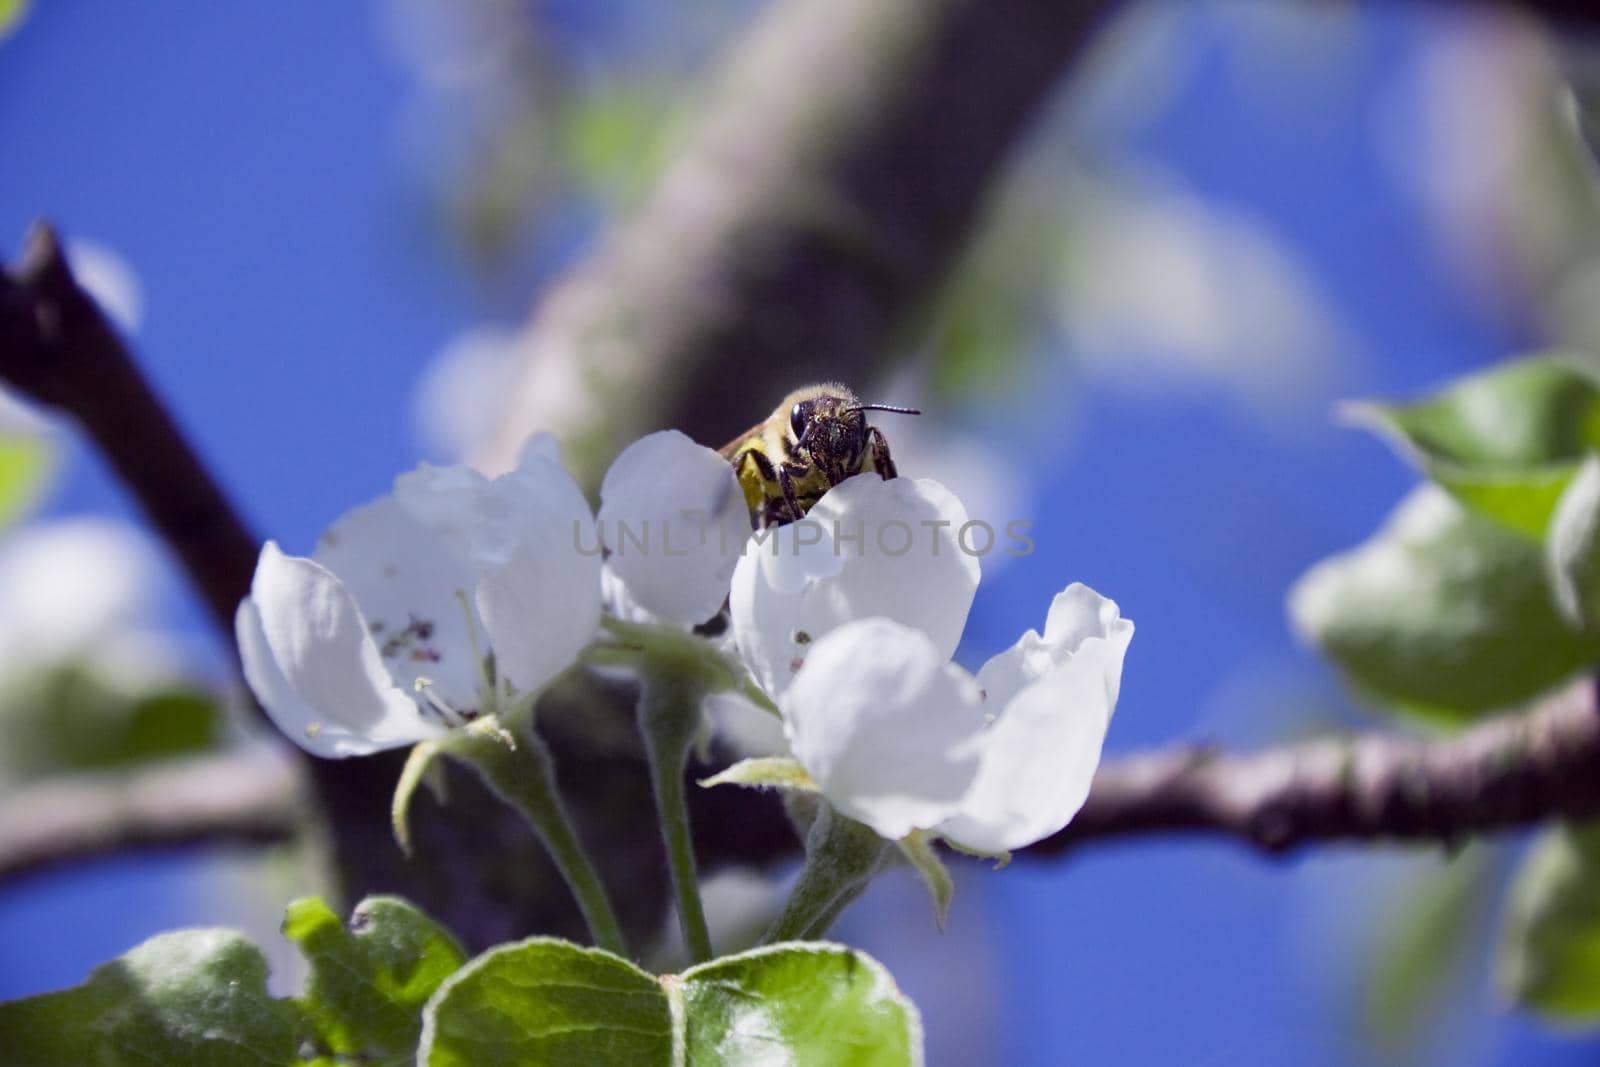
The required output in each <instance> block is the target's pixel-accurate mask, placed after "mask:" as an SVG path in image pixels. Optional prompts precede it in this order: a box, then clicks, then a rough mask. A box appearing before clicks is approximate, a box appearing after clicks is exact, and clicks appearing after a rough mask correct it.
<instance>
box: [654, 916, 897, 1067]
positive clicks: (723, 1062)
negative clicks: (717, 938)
mask: <svg viewBox="0 0 1600 1067" xmlns="http://www.w3.org/2000/svg"><path fill="white" fill-rule="evenodd" d="M679 995H680V996H681V997H682V998H683V1005H684V1012H683V1015H684V1018H685V1019H686V1022H687V1036H686V1041H685V1047H686V1051H687V1057H686V1062H687V1063H688V1064H689V1065H690V1067H735V1065H740V1064H750V1063H795V1064H805V1065H806V1067H897V1065H901V1064H920V1063H921V1062H922V1021H921V1019H920V1018H919V1017H918V1015H917V1009H916V1008H915V1007H914V1006H913V1005H912V1003H911V1001H910V1000H908V999H907V998H906V996H905V994H903V993H901V992H900V990H899V988H898V987H897V986H896V985H895V983H894V979H893V978H891V977H890V976H889V972H887V971H886V970H884V969H883V966H882V964H880V963H878V962H877V961H876V960H874V959H872V957H870V956H868V955H866V954H865V953H863V952H856V951H854V950H852V949H848V948H845V947H843V946H842V945H829V944H822V943H789V944H782V945H770V946H768V947H766V948H758V949H755V950H753V951H750V952H746V953H743V954H741V955H738V956H729V957H727V958H726V959H720V960H713V961H712V962H711V963H707V964H702V965H701V966H699V967H695V968H692V969H690V970H688V971H686V972H684V974H683V976H682V978H681V979H679Z"/></svg>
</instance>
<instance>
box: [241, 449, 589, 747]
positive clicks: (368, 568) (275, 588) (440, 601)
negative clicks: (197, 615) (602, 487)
mask: <svg viewBox="0 0 1600 1067" xmlns="http://www.w3.org/2000/svg"><path fill="white" fill-rule="evenodd" d="M580 536H588V537H589V538H590V539H591V540H592V539H593V537H594V530H593V518H592V516H591V515H590V512H589V507H588V503H587V502H586V501H585V500H584V498H583V494H582V492H581V491H579V489H578V487H577V485H576V484H575V483H574V482H573V480H572V478H571V476H570V475H568V474H567V473H566V471H565V470H563V469H562V468H561V466H560V464H559V463H558V462H557V461H556V459H555V454H554V446H553V442H550V441H549V440H548V439H536V440H535V442H534V443H532V444H531V445H530V446H529V447H528V448H527V449H526V450H525V452H524V455H523V458H522V462H521V464H520V465H519V466H518V468H517V469H516V470H514V471H512V472H510V473H508V474H505V475H502V476H501V477H499V478H495V479H493V480H490V479H487V478H484V477H483V476H482V475H479V474H477V473H476V472H474V471H472V470H470V469H468V468H466V467H430V466H428V465H426V464H424V465H423V466H421V467H418V468H417V469H416V470H415V471H412V472H410V473H408V474H404V475H401V476H400V477H399V478H398V479H396V481H395V488H394V492H393V493H391V494H390V495H388V496H384V497H381V498H379V499H378V500H375V501H373V502H372V503H370V504H366V505H364V506H362V507H358V508H356V509H354V510H352V511H350V512H348V513H346V514H345V515H344V516H343V517H342V518H340V519H339V520H338V521H337V522H335V523H334V524H333V526H332V527H330V528H329V530H328V532H327V533H326V534H325V535H324V536H323V538H322V540H321V542H320V543H319V545H318V548H317V552H316V554H315V556H314V557H313V558H310V559H307V558H303V557H292V556H287V555H285V554H284V553H283V552H282V551H281V550H280V549H279V548H278V546H277V545H276V544H273V543H271V542H269V543H268V544H267V546H266V547H265V548H264V549H263V550H262V554H261V559H260V562H259V563H258V565H257V568H256V575H255V580H254V582H253V584H252V586H251V595H250V597H249V598H247V599H246V600H245V601H244V602H243V603H242V604H241V605H240V606H239V612H238V615H237V619H236V624H237V629H238V637H239V645H240V651H241V654H242V656H243V659H244V666H245V677H246V679H247V680H248V681H249V682H250V685H251V688H252V689H253V690H254V691H255V693H256V696H257V697H258V698H259V699H260V700H261V702H262V704H263V706H265V708H266V709H267V713H268V714H269V715H270V716H271V717H272V719H273V721H274V722H275V723H277V725H278V727H279V728H280V729H282V730H283V731H284V732H285V733H287V734H288V735H289V736H290V737H291V738H292V739H294V740H295V741H296V742H298V743H299V744H301V745H302V746H304V747H305V748H307V749H308V750H310V751H312V752H314V753H316V754H318V755H323V756H350V755H359V754H362V753H366V752H372V751H376V750H378V749H382V748H391V747H395V746H399V745H405V744H410V743H412V742H415V741H418V740H422V739H423V738H426V737H431V736H435V735H437V734H439V733H441V732H443V731H444V730H445V729H446V728H447V727H448V726H449V725H451V724H453V723H455V722H459V721H461V720H463V719H466V718H470V717H472V716H474V715H476V714H478V713H479V712H482V711H486V710H490V709H491V708H492V707H493V706H495V705H496V704H497V702H498V701H499V700H500V699H502V698H510V697H512V696H514V695H515V694H518V693H525V692H531V691H534V690H537V689H538V688H540V687H541V686H543V685H544V684H545V683H546V682H548V681H549V680H550V679H551V678H552V677H554V676H555V674H556V673H558V672H559V671H560V670H562V669H563V668H564V667H566V666H567V665H568V664H569V663H571V662H572V661H573V659H574V658H575V657H576V655H577V653H578V651H579V650H580V649H581V648H582V647H583V646H584V644H586V643H587V642H588V641H589V640H590V638H591V637H592V636H593V634H594V631H595V628H596V627H597V625H598V623H599V616H600V560H599V558H598V556H597V555H585V554H583V553H581V552H579V551H578V550H577V548H576V546H575V544H574V538H575V537H580ZM491 651H492V652H493V680H492V683H491V681H490V675H489V670H490V668H489V662H488V660H487V659H486V657H487V656H488V655H489V654H490V652H491Z"/></svg>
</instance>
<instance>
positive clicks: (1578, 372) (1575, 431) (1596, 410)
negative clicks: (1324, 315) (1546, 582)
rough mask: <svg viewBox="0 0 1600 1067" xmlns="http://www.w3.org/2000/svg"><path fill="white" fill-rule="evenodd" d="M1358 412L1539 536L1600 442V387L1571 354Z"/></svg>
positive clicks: (1475, 503) (1437, 477)
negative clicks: (1425, 396) (1417, 399)
mask: <svg viewBox="0 0 1600 1067" xmlns="http://www.w3.org/2000/svg"><path fill="white" fill-rule="evenodd" d="M1351 411H1352V413H1353V414H1354V415H1355V417H1356V419H1357V420H1358V421H1362V422H1369V423H1371V424H1373V425H1375V426H1376V427H1377V428H1379V429H1380V430H1382V431H1385V432H1386V433H1387V434H1389V435H1391V436H1393V437H1394V438H1395V439H1397V440H1398V441H1399V442H1400V444H1401V445H1402V446H1403V447H1404V448H1405V449H1406V450H1407V451H1408V452H1410V453H1411V454H1413V455H1414V456H1415V458H1416V459H1417V461H1418V462H1419V464H1420V465H1421V467H1422V468H1423V470H1424V471H1426V472H1427V474H1428V476H1429V477H1431V478H1432V479H1433V480H1434V481H1436V482H1438V483H1439V484H1440V485H1442V486H1444V487H1445V488H1446V489H1448V490H1449V491H1450V492H1451V493H1452V494H1454V495H1455V497H1456V498H1457V499H1458V500H1460V501H1461V502H1462V503H1464V504H1466V505H1467V506H1468V507H1471V508H1474V509H1475V510H1477V511H1479V512H1481V513H1483V514H1485V515H1488V516H1489V517H1490V518H1494V519H1497V520H1499V521H1500V522H1503V523H1505V524H1506V525H1508V526H1510V527H1511V528H1512V529H1515V530H1517V531H1518V532H1520V533H1523V534H1525V535H1527V536H1530V537H1534V538H1542V537H1543V536H1544V532H1545V528H1546V526H1547V525H1548V524H1549V521H1550V516H1551V513H1552V512H1553V511H1554V510H1555V506H1556V501H1557V500H1558V499H1560V497H1561V493H1562V491H1563V490H1564V489H1565V488H1566V486H1567V483H1568V482H1569V481H1570V480H1571V478H1572V476H1573V474H1574V473H1575V472H1576V471H1577V467H1578V464H1579V463H1580V462H1581V461H1582V459H1583V457H1584V456H1585V455H1586V454H1587V453H1588V452H1590V451H1591V450H1594V449H1596V448H1600V384H1597V383H1596V380H1595V377H1594V375H1593V373H1592V372H1591V371H1589V370H1588V369H1586V368H1585V367H1584V365H1583V364H1582V363H1581V362H1580V360H1579V359H1578V358H1577V357H1574V356H1564V355H1549V356H1540V357H1535V358H1530V359H1522V360H1516V361H1513V362H1510V363H1507V364H1504V365H1502V366H1499V367H1496V368H1494V369H1492V370H1489V371H1486V372H1484V373H1481V374H1475V375H1472V376H1470V377H1467V378H1463V379H1461V380H1460V381H1458V382H1456V383H1455V384H1453V385H1451V386H1450V387H1449V388H1447V389H1445V390H1444V391H1442V392H1440V393H1438V394H1436V395H1435V396H1433V397H1430V398H1429V399H1427V400H1424V401H1422V402H1420V403H1417V404H1410V405H1401V406H1385V405H1380V404H1362V405H1354V406H1353V407H1352V408H1351Z"/></svg>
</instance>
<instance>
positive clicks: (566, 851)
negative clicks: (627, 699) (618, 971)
mask: <svg viewBox="0 0 1600 1067" xmlns="http://www.w3.org/2000/svg"><path fill="white" fill-rule="evenodd" d="M446 751H448V752H449V753H450V754H451V755H453V756H456V757H457V758H459V759H461V760H463V761H464V762H466V763H468V764H470V765H471V766H472V767H473V769H474V770H476V771H477V772H478V775H479V776H480V777H481V778H482V779H483V781H484V783H485V784H486V785H488V786H489V788H491V789H493V790H494V791H495V792H496V793H497V794H499V795H500V797H501V798H502V799H503V800H505V801H506V802H507V803H508V804H510V805H511V806H512V807H514V808H516V809H517V810H518V811H520V812H522V814H523V815H524V816H525V817H526V818H527V820H528V822H529V823H531V824H532V826H533V829H534V832H535V833H537V834H538V835H539V839H540V840H541V841H542V842H544V847H545V848H546V849H547V850H548V851H549V853H550V858H551V859H552V860H554V861H555V865H556V869H557V870H558V871H560V872H561V877H562V878H563V879H565V880H566V883H567V888H568V889H570V890H571V891H572V895H573V897H575V898H576V899H577V902H578V910H580V911H581V912H582V913H583V918H584V921H585V922H586V923H588V925H589V935H590V936H591V937H593V938H594V942H595V944H596V945H598V946H600V947H601V948H603V949H606V950H607V951H609V952H615V953H617V954H618V955H620V956H626V955H627V945H626V944H625V942H624V941H623V937H622V927H621V926H620V925H619V924H618V922H617V916H616V913H615V912H613V911H612V910H611V901H610V898H609V897H607V895H606V888H605V885H604V883H602V882H601V881H600V875H599V872H597V871H596V870H595V867H594V864H593V862H592V861H591V860H590V859H589V853H588V851H587V850H586V849H585V848H584V847H583V842H582V841H580V840H579V839H578V835H577V833H576V832H575V831H574V830H573V828H572V821H571V819H569V818H568V816H567V809H566V805H564V804H563V803H562V802H561V794H560V793H559V792H558V791H557V789H556V780H555V761H554V760H553V759H552V758H551V756H550V750H549V749H548V748H546V747H545V744H544V741H543V740H541V739H540V737H539V735H538V734H536V733H535V732H534V731H533V729H532V728H531V726H530V727H529V728H526V729H523V730H521V731H519V736H517V737H516V738H515V740H514V742H513V739H512V738H511V736H510V735H509V734H504V733H490V732H486V731H471V730H461V731H457V733H456V735H455V736H454V737H452V738H451V739H450V742H449V747H448V748H447V749H446Z"/></svg>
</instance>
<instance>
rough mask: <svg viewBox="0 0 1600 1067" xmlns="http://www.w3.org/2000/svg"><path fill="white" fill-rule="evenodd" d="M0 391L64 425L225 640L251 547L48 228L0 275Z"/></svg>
mask: <svg viewBox="0 0 1600 1067" xmlns="http://www.w3.org/2000/svg"><path fill="white" fill-rule="evenodd" d="M0 379H4V381H5V382H6V383H7V384H8V385H10V386H12V387H13V388H15V389H16V390H17V391H19V392H21V393H22V394H24V395H25V396H27V397H29V398H30V399H32V400H35V401H37V402H39V403H40V404H44V405H46V406H47V407H50V408H55V409H58V410H61V411H64V412H66V413H67V414H69V415H71V416H72V417H73V418H75V419H76V420H77V421H78V422H79V423H80V424H81V425H82V427H83V429H84V431H85V432H87V433H88V435H89V437H90V439H91V440H93V441H94V443H95V444H96V445H97V446H98V447H99V449H100V453H101V455H103V456H105V458H106V460H107V461H108V462H109V463H110V464H111V466H112V467H113V468H114V469H115V470H116V472H117V476H118V477H120V478H121V479H122V481H123V482H124V483H125V484H126V485H127V486H128V488H129V489H130V490H131V491H132V492H133V494H134V496H135V497H137V498H138V500H139V503H140V505H141V506H142V507H143V508H144V512H145V514H146V515H147V516H149V518H150V522H151V523H152V524H153V525H154V526H155V528H156V530H157V531H158V532H159V533H160V534H161V537H162V539H163V540H165V541H166V543H167V545H168V546H169V547H170V548H171V549H172V551H173V552H174V553H176V554H177V556H178V559H179V560H180V561H181V562H182V564H183V566H184V569H185V570H187V571H188V573H189V576H190V578H191V579H192V580H193V581H194V583H195V586H196V588H197V589H198V590H199V591H200V595H201V597H202V598H203V599H204V600H205V604H206V607H207V608H208V609H209V610H210V612H211V616H212V618H213V619H214V620H216V623H217V626H218V627H219V628H220V629H221V631H222V632H223V633H225V634H231V633H232V632H233V613H234V609H235V608H237V607H238V606H239V601H240V600H241V599H242V598H243V597H244V594H245V592H246V591H247V590H248V589H249V588H250V576H251V574H252V572H253V571H254V569H255V560H256V548H257V546H258V542H257V541H256V539H255V538H254V537H253V536H252V535H251V533H250V531H249V530H247V529H246V528H245V524H244V521H243V520H242V519H240V518H239V514H238V512H237V511H235V510H234V508H233V506H232V505H231V504H230V503H229V502H228V500H227V499H226V498H225V497H224V496H223V494H222V490H221V489H220V488H219V487H218V486H217V483H216V482H215V481H214V480H213V479H212V477H211V475H210V472H208V471H207V470H206V468H205V466H204V464H202V463H201V462H200V458H199V456H197V455H196V454H195V452H194V450H193V449H192V448H190V447H189V444H188V442H187V441H186V440H185V439H184V437H183V435H182V433H180V432H179V430H178V428H177V426H176V424H174V422H173V421H172V418H171V416H170V415H168V414H167V409H166V408H165V407H164V406H163V405H162V403H161V401H160V399H159V398H158V397H157V396H156V395H155V392H154V391H153V390H152V389H151V388H150V385H149V383H148V382H146V381H145V378H144V375H143V374H141V373H140V371H139V368H138V366H137V364H135V362H134V360H133V358H132V356H131V355H129V353H128V350H127V348H126V347H125V346H124V345H123V343H122V339H121V338H120V337H118V336H117V332H116V330H115V329H113V328H112V326H111V324H110V323H109V322H107V321H106V317H105V315H104V314H102V313H101V311H100V308H99V305H97V304H96V303H95V302H94V299H93V298H92V297H90V296H89V295H88V294H87V293H85V292H84V291H83V290H82V289H81V288H80V287H79V286H78V283H77V281H76V280H75V279H74V278H73V276H72V270H71V268H70V267H69V266H68V265H67V261H66V257H65V256H64V255H63V254H62V250H61V242H60V239H59V238H58V237H57V236H56V232H55V230H54V229H52V228H51V227H50V226H48V225H38V226H35V227H34V229H33V232H32V233H30V234H29V236H28V241H27V244H26V247H25V249H24V251H23V255H22V260H21V262H20V263H19V264H18V265H17V266H16V268H15V269H14V270H13V271H12V273H11V274H9V275H7V274H5V273H4V272H0Z"/></svg>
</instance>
